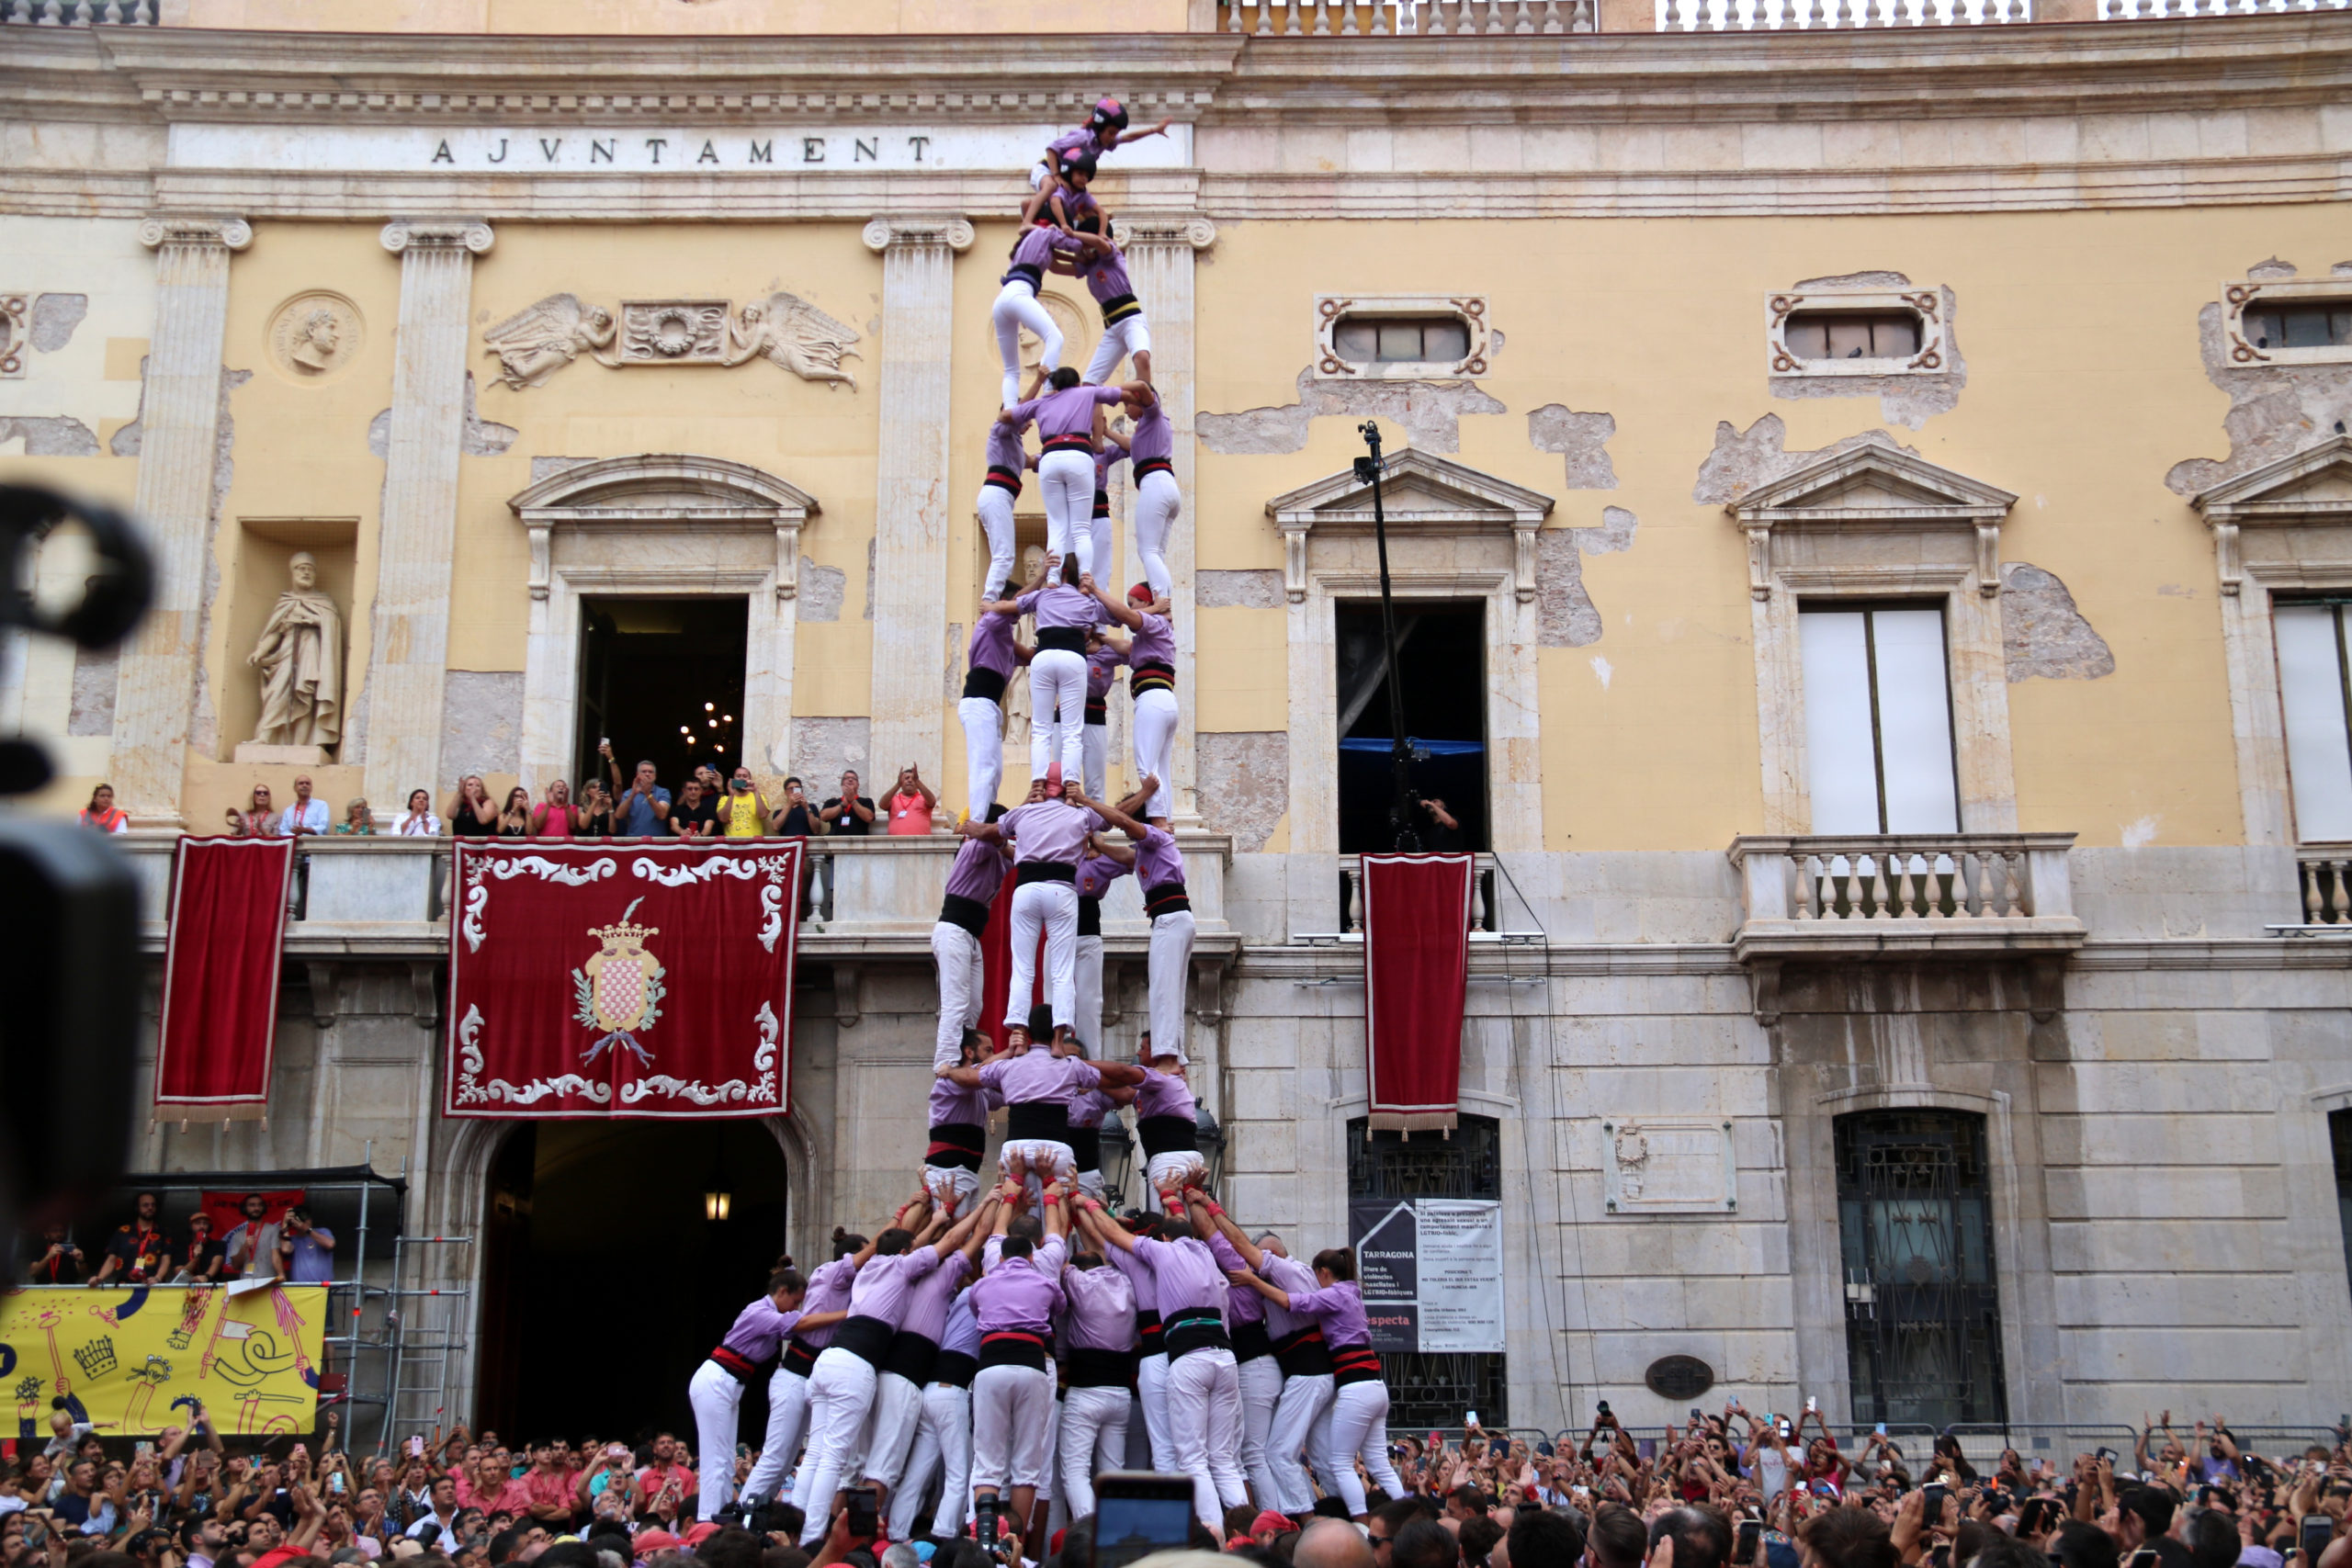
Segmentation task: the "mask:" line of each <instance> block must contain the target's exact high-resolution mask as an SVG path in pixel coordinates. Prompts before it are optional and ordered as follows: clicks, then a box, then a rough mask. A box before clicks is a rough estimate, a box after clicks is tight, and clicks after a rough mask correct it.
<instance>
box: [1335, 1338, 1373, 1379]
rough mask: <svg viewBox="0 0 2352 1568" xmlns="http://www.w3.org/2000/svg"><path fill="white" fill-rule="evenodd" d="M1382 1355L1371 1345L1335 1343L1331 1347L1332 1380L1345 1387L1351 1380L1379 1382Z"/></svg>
mask: <svg viewBox="0 0 2352 1568" xmlns="http://www.w3.org/2000/svg"><path fill="white" fill-rule="evenodd" d="M1379 1381H1380V1356H1379V1353H1378V1352H1376V1351H1375V1350H1374V1349H1373V1348H1372V1347H1371V1346H1369V1345H1335V1346H1333V1347H1332V1348H1331V1382H1332V1386H1334V1387H1336V1388H1345V1387H1347V1386H1348V1384H1350V1383H1351V1382H1379Z"/></svg>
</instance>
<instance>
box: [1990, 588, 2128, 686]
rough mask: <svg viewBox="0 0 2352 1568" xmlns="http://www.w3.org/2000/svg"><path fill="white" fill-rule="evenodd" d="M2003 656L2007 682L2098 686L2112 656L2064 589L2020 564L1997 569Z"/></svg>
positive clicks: (2112, 662)
mask: <svg viewBox="0 0 2352 1568" xmlns="http://www.w3.org/2000/svg"><path fill="white" fill-rule="evenodd" d="M2001 651H2002V653H2003V655H2004V657H2005V660H2006V661H2007V665H2008V673H2009V680H2010V682H2012V683H2015V682H2018V681H2030V680H2034V679H2036V678H2037V677H2038V678H2040V679H2042V680H2047V681H2097V680H2099V679H2101V678H2102V677H2104V676H2108V675H2112V674H2114V673H2115V655H2114V653H2113V652H2112V651H2110V650H2109V648H2108V646H2107V639H2106V638H2104V637H2100V636H2099V635H2098V632H2097V631H2096V630H2094V629H2093V628H2092V626H2091V624H2090V622H2088V621H2086V620H2085V619H2084V618H2083V614H2082V612H2081V611H2080V610H2077V609H2076V608H2075V596H2074V595H2073V594H2072V593H2069V592H2066V585H2065V584H2064V583H2063V582H2061V581H2058V579H2057V578H2056V577H2054V576H2052V574H2051V573H2049V572H2046V571H2044V570H2041V568H2040V567H2038V566H2034V565H2032V564H2030V562H2026V561H2021V560H2013V561H2004V562H2003V563H2002V564H2001Z"/></svg>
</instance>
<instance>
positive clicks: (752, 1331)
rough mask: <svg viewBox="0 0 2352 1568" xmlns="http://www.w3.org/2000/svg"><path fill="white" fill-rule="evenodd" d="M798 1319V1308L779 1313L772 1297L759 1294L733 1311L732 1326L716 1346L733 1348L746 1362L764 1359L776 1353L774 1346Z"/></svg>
mask: <svg viewBox="0 0 2352 1568" xmlns="http://www.w3.org/2000/svg"><path fill="white" fill-rule="evenodd" d="M799 1321H800V1314H799V1312H798V1311H797V1309H796V1310H795V1311H792V1312H778V1311H776V1310H775V1301H774V1300H773V1299H771V1298H770V1297H767V1296H762V1297H761V1298H760V1299H759V1300H758V1301H755V1302H753V1303H752V1304H751V1305H750V1306H747V1307H745V1308H744V1309H743V1310H742V1311H741V1312H739V1313H737V1314H735V1325H734V1326H733V1327H732V1328H729V1330H728V1331H727V1337H726V1338H724V1339H722V1340H720V1341H719V1342H718V1344H719V1348H721V1349H724V1350H732V1351H734V1352H735V1353H736V1354H737V1355H739V1356H741V1357H742V1358H743V1359H745V1360H747V1361H764V1360H766V1359H768V1358H769V1357H770V1356H773V1355H775V1348H776V1346H777V1345H778V1344H779V1343H780V1342H781V1341H782V1340H783V1338H784V1337H785V1336H786V1335H787V1334H789V1333H791V1332H792V1325H794V1324H796V1323H798V1322H799Z"/></svg>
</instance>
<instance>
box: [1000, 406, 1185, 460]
mask: <svg viewBox="0 0 2352 1568" xmlns="http://www.w3.org/2000/svg"><path fill="white" fill-rule="evenodd" d="M1127 456H1128V457H1133V458H1134V459H1135V460H1136V462H1138V463H1144V462H1148V461H1150V460H1151V459H1152V458H1154V457H1167V458H1172V457H1175V456H1176V427H1175V426H1174V425H1172V424H1170V423H1168V405H1167V404H1166V403H1165V402H1163V401H1161V400H1159V399H1158V398H1154V399H1152V400H1151V406H1150V407H1149V408H1148V409H1146V410H1144V411H1143V412H1141V413H1139V414H1137V415H1136V427H1135V428H1134V429H1133V430H1131V431H1129V432H1127ZM989 461H990V462H994V461H995V459H994V458H990V459H989Z"/></svg>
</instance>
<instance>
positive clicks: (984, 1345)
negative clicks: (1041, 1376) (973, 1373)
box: [980, 1328, 1046, 1372]
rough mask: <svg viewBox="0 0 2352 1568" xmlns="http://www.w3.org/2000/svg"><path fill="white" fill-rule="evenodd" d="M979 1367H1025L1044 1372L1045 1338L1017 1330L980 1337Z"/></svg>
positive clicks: (1009, 1329)
mask: <svg viewBox="0 0 2352 1568" xmlns="http://www.w3.org/2000/svg"><path fill="white" fill-rule="evenodd" d="M980 1365H981V1366H983V1367H1027V1368H1029V1369H1030V1370H1031V1371H1040V1372H1042V1371H1045V1370H1046V1337H1045V1336H1044V1335H1042V1334H1032V1333H1029V1332H1028V1331H1026V1330H1025V1329H1019V1328H1006V1329H1001V1330H999V1331H998V1332H997V1333H994V1334H984V1335H982V1336H981V1337H980Z"/></svg>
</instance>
